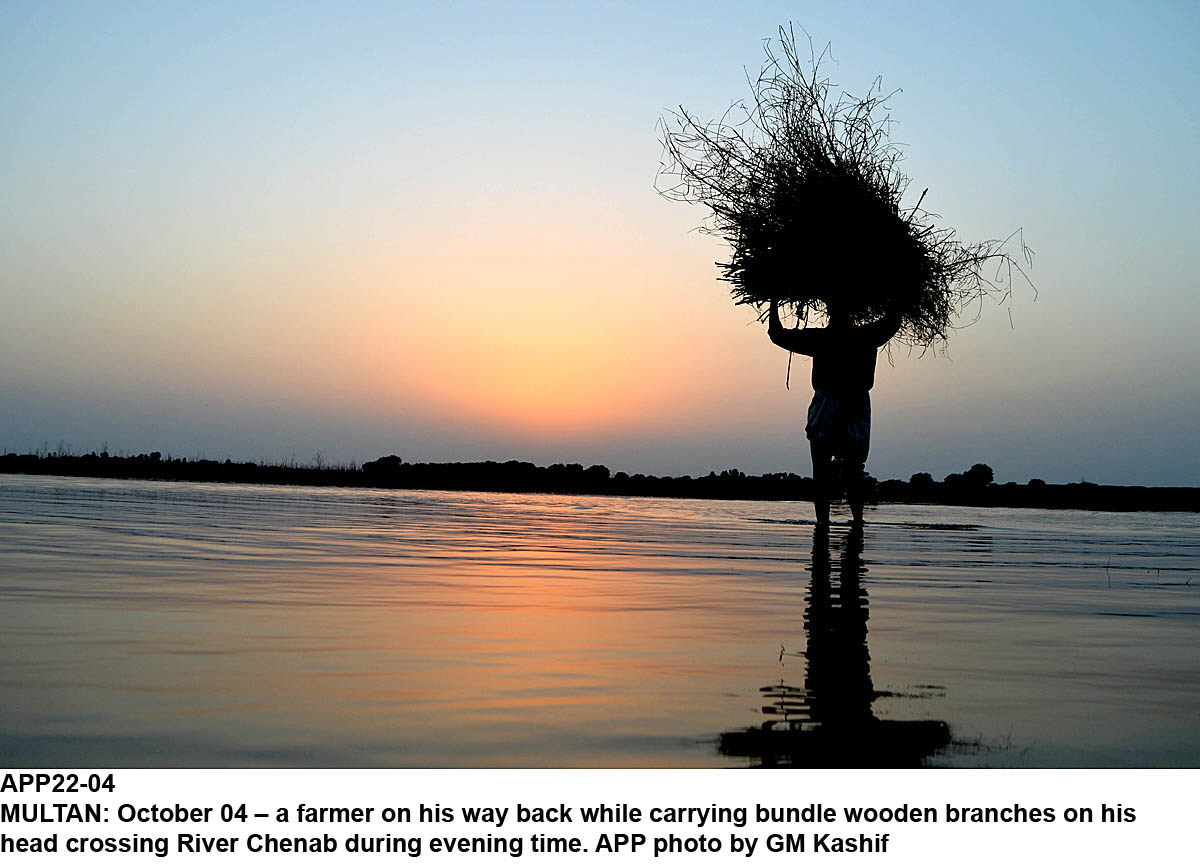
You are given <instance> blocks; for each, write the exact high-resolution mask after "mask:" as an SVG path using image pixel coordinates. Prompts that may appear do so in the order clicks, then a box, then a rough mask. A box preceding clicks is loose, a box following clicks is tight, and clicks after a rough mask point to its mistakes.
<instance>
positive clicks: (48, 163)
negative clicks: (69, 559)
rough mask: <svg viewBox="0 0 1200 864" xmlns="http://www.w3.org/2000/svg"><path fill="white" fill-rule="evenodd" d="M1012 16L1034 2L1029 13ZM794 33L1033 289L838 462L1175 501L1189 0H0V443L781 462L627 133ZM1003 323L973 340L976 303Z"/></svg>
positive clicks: (957, 337) (700, 97)
mask: <svg viewBox="0 0 1200 864" xmlns="http://www.w3.org/2000/svg"><path fill="white" fill-rule="evenodd" d="M1047 7H1049V8H1047ZM789 20H791V21H794V22H795V24H796V25H797V26H798V27H799V26H803V27H804V28H805V29H807V31H808V32H809V33H810V34H811V35H812V36H813V38H814V40H816V42H817V43H818V45H819V46H820V45H823V44H824V43H826V42H829V43H831V45H832V54H833V57H834V59H835V60H836V63H832V64H830V66H829V68H828V72H829V74H830V76H831V78H832V79H833V80H834V82H835V83H837V84H840V85H843V86H845V87H847V88H848V89H850V90H851V91H861V90H863V89H864V88H865V87H866V85H868V84H869V83H870V82H871V80H872V79H873V78H874V77H875V76H876V75H882V76H883V78H884V84H885V88H887V89H893V88H901V90H902V92H900V93H898V94H897V95H896V96H895V98H894V99H893V100H892V115H893V117H894V118H895V120H896V121H897V124H898V125H897V126H896V134H895V137H896V139H897V140H899V141H901V142H903V143H904V145H905V154H906V158H905V162H904V170H905V172H906V173H907V174H909V175H910V176H911V177H912V186H911V189H910V193H911V197H912V198H913V201H912V202H911V203H915V199H916V196H917V195H919V194H920V192H921V190H922V189H924V188H925V187H929V190H930V191H929V194H928V196H927V197H926V199H925V202H924V205H925V206H926V207H927V208H929V209H931V210H933V211H934V212H936V213H939V214H941V215H942V216H943V217H944V221H945V223H946V224H948V225H952V226H954V227H956V228H958V229H959V231H960V232H961V234H962V235H963V237H964V239H967V240H982V239H987V238H991V237H997V236H1001V237H1002V236H1005V235H1007V234H1009V233H1010V232H1011V231H1013V230H1014V229H1016V228H1019V227H1023V228H1024V235H1025V238H1026V240H1027V242H1028V243H1029V245H1030V246H1031V247H1033V249H1034V250H1035V251H1036V253H1037V256H1036V259H1035V261H1036V263H1035V267H1034V269H1033V271H1032V276H1033V278H1034V280H1035V282H1036V284H1037V289H1038V295H1037V298H1036V300H1035V298H1034V292H1033V291H1032V290H1029V289H1026V288H1022V287H1021V286H1018V288H1017V290H1016V292H1015V295H1014V297H1013V298H1012V301H1011V306H1010V307H1007V308H1006V307H995V308H986V309H984V310H983V314H982V316H981V318H980V320H979V321H978V322H977V323H975V324H974V325H972V326H970V327H967V328H965V329H963V330H961V331H959V332H956V333H955V334H954V335H953V336H952V338H951V340H950V343H949V345H948V356H942V355H940V354H932V353H931V354H929V355H927V356H924V357H918V356H915V355H913V356H909V355H908V354H906V353H905V352H903V351H901V352H898V353H895V356H894V358H893V360H894V363H893V365H889V364H888V363H887V362H886V360H881V362H880V365H879V372H878V376H877V382H876V387H875V389H874V391H873V393H872V396H873V401H874V438H873V442H872V454H871V459H870V462H869V464H868V469H869V470H870V471H871V473H873V474H875V475H876V476H878V477H904V478H907V477H908V476H909V475H910V474H912V473H913V472H916V471H930V472H932V473H933V474H934V475H935V476H938V477H940V476H942V475H944V474H945V473H947V472H949V471H957V470H962V469H963V468H965V467H967V466H969V465H970V464H971V463H973V462H978V461H983V462H987V463H989V464H991V465H992V466H993V467H994V468H995V470H996V475H997V479H998V480H1001V481H1005V480H1017V481H1020V482H1024V481H1025V480H1027V479H1029V478H1030V477H1042V478H1044V479H1046V480H1050V481H1074V480H1079V479H1081V478H1082V479H1087V480H1092V481H1096V482H1110V483H1145V484H1151V485H1197V484H1200V458H1198V456H1197V439H1198V438H1200V434H1198V433H1200V375H1198V374H1197V372H1198V370H1200V333H1197V327H1198V325H1200V243H1198V237H1200V230H1198V229H1200V161H1198V160H1197V159H1196V148H1197V141H1198V140H1200V61H1198V60H1197V57H1200V52H1198V51H1197V48H1198V46H1200V10H1198V7H1197V6H1196V5H1195V4H1193V3H1187V2H1166V0H1163V2H1151V3H1147V4H1141V5H1138V4H1118V3H1106V2H1094V0H1093V2H1088V3H1073V2H1056V3H1053V4H1046V3H1044V2H1042V0H1037V2H1025V0H1016V2H1010V3H1003V4H996V3H987V4H984V3H969V2H948V0H947V2H910V3H903V4H899V3H882V2H881V3H828V2H827V3H796V2H791V3H774V2H746V3H731V2H726V3H687V4H684V3H670V4H668V3H647V2H629V3H621V2H618V3H603V4H568V3H515V2H511V3H510V2H495V0H494V2H481V3H439V4H427V3H413V4H404V3H353V2H341V3H337V4H300V3H244V2H239V3H218V2H211V3H203V4H182V3H179V4H176V3H169V4H161V3H152V2H144V3H48V2H29V3H26V2H21V0H7V2H5V3H4V4H3V5H2V6H0V80H2V81H3V85H2V86H0V117H2V118H3V122H0V189H2V190H3V191H2V192H0V201H2V206H0V303H2V306H0V309H2V312H0V449H3V450H17V451H29V450H34V449H36V448H38V447H41V446H43V445H49V446H50V447H51V448H53V447H56V446H57V445H58V444H59V442H60V441H61V442H66V443H68V444H70V445H72V446H74V447H75V448H76V449H77V450H91V449H98V448H100V447H101V446H102V445H104V444H107V446H108V447H109V449H110V451H112V452H118V451H126V452H140V451H144V450H160V451H163V452H164V453H165V452H172V453H174V454H176V455H185V456H195V455H199V454H204V455H206V456H209V457H214V458H225V457H231V458H234V459H266V460H271V461H275V460H284V459H290V458H295V459H297V460H299V461H302V462H305V461H308V460H309V459H311V458H312V457H313V455H314V454H315V453H317V452H320V453H321V454H322V456H323V458H324V459H325V460H326V461H332V462H337V461H346V460H352V459H353V460H365V459H372V458H376V457H378V456H381V455H385V454H388V453H395V454H398V455H400V456H402V457H403V458H404V459H406V460H411V461H421V460H436V461H442V460H467V459H484V458H493V459H510V458H516V459H527V460H530V461H534V462H538V463H540V464H548V463H551V462H558V461H567V462H581V463H583V464H584V465H587V464H591V463H594V462H602V463H605V464H607V465H609V466H610V467H611V468H612V469H613V470H625V471H630V472H633V471H643V472H651V473H685V472H686V473H693V474H695V473H706V472H708V471H709V470H712V469H717V470H720V469H722V468H725V467H730V466H737V467H740V468H742V469H743V470H746V471H750V472H754V473H758V472H762V471H781V470H795V471H798V472H801V473H808V472H809V461H808V453H807V446H806V443H805V441H804V432H803V426H804V413H805V410H806V408H807V403H808V399H809V397H810V395H811V390H810V388H809V386H808V374H809V366H808V363H807V362H805V361H804V359H803V358H797V359H796V361H795V363H794V365H793V369H792V378H791V390H790V391H789V390H786V389H785V388H784V375H785V370H786V366H787V354H786V353H785V352H783V351H781V350H779V349H777V348H775V347H774V346H772V345H771V344H770V342H769V341H768V340H767V338H766V334H765V332H764V328H763V327H762V326H761V325H758V324H757V323H755V321H754V315H753V313H752V312H751V311H750V310H749V309H747V308H746V307H737V306H734V305H733V303H732V301H731V300H730V299H729V294H728V286H727V285H726V284H725V283H722V282H719V281H718V280H717V275H718V271H717V268H716V267H715V266H714V262H715V261H717V260H720V259H722V258H723V257H724V255H725V250H724V249H723V247H722V245H721V244H720V243H719V242H718V241H717V240H715V239H713V238H711V237H707V236H704V235H702V234H699V233H697V232H695V231H694V230H692V229H694V228H695V227H696V226H697V225H698V224H699V222H700V221H701V219H702V217H703V215H704V214H703V213H702V212H701V211H700V210H699V209H698V208H697V207H694V206H687V205H683V204H678V203H671V202H668V201H666V200H664V199H663V198H662V197H660V196H659V195H658V194H657V193H656V192H655V188H654V180H655V173H656V171H657V168H658V164H659V158H660V143H659V137H660V136H659V131H658V129H657V128H656V124H657V123H658V121H659V119H660V118H661V117H662V116H663V115H664V113H666V112H668V111H670V110H671V109H673V108H675V107H676V106H678V105H681V104H682V105H683V106H686V107H687V108H688V109H689V110H691V111H693V112H695V113H696V114H699V115H701V116H714V115H717V114H719V113H720V112H721V111H723V110H724V109H725V108H726V107H727V106H728V105H729V103H730V102H731V101H733V100H734V99H737V98H741V97H743V96H745V95H746V93H747V87H746V83H745V74H746V72H745V70H746V68H747V67H749V68H750V69H752V70H756V69H757V68H758V66H759V65H760V63H761V60H762V48H761V43H762V40H763V39H764V38H765V37H768V36H771V35H773V34H774V33H775V31H776V28H777V27H778V25H780V24H781V23H785V22H787V21H789ZM1010 312H1011V325H1010Z"/></svg>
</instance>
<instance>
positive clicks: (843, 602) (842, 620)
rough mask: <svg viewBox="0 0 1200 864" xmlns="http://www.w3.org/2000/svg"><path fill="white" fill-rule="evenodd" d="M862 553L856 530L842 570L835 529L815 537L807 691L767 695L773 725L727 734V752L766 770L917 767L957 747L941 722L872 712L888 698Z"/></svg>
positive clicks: (779, 688)
mask: <svg viewBox="0 0 1200 864" xmlns="http://www.w3.org/2000/svg"><path fill="white" fill-rule="evenodd" d="M862 550H863V532H862V529H861V528H860V527H858V526H855V527H852V528H851V529H850V531H849V532H847V534H846V535H845V546H844V547H843V548H842V550H841V553H840V555H839V556H838V559H837V560H838V564H837V567H836V568H835V567H834V564H833V560H834V559H833V557H832V555H831V550H830V538H829V529H827V528H826V527H824V526H818V527H817V528H816V530H815V531H814V532H813V553H812V567H811V573H812V578H811V581H810V582H809V588H808V594H807V598H806V599H807V601H808V605H807V608H806V609H805V611H804V633H805V637H806V641H807V644H806V647H805V650H804V659H805V663H806V669H805V675H804V687H803V688H800V687H796V686H794V685H788V684H786V683H784V682H783V681H780V682H779V683H778V684H776V685H772V686H770V687H763V688H761V691H760V692H762V693H763V694H765V695H766V696H767V698H768V704H767V705H766V706H764V707H763V709H762V710H763V713H764V714H766V715H768V716H769V717H771V718H773V719H770V720H767V721H766V722H764V723H763V724H762V725H761V726H758V727H752V728H750V729H744V730H741V731H737V732H725V733H723V734H722V735H721V741H720V751H721V752H722V753H724V754H725V755H727V756H742V757H749V758H752V759H755V760H757V761H758V762H760V763H761V764H762V765H766V766H772V765H792V766H805V767H814V768H818V767H827V768H828V767H862V768H869V767H916V766H919V765H921V764H922V763H923V762H924V761H925V760H926V759H927V758H928V757H930V756H932V755H933V754H934V753H936V752H937V751H938V750H940V749H941V748H943V747H945V746H946V745H947V744H948V743H949V742H950V729H949V727H948V726H947V725H946V724H945V723H944V722H942V721H940V720H881V719H879V718H878V717H876V716H875V715H874V713H873V712H872V705H873V703H874V702H875V700H876V698H877V697H878V696H879V695H880V694H878V693H876V691H875V687H874V685H873V684H872V682H871V654H870V651H869V649H868V647H867V619H868V616H869V612H868V607H867V591H866V586H865V585H864V583H863V576H864V575H865V574H866V572H867V569H866V567H865V566H864V565H863V560H862ZM835 569H836V570H837V571H840V572H835Z"/></svg>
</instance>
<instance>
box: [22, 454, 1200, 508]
mask: <svg viewBox="0 0 1200 864" xmlns="http://www.w3.org/2000/svg"><path fill="white" fill-rule="evenodd" d="M0 473H4V474H53V475H62V476H76V477H110V478H120V479H135V480H176V481H188V482H202V483H263V484H279V485H305V486H351V487H374V488H384V489H431V490H445V491H474V492H553V493H569V494H586V495H638V496H651V497H663V498H714V499H739V500H754V501H811V500H812V493H813V488H812V482H813V481H812V478H811V477H801V476H800V475H798V474H792V473H790V472H787V473H776V474H759V475H752V474H745V473H743V472H742V471H739V470H738V469H736V468H730V469H727V470H725V471H721V472H719V473H718V472H715V471H713V472H709V473H708V474H706V475H703V476H700V477H692V476H689V475H686V474H685V475H683V476H681V477H659V476H655V475H653V474H627V473H625V472H624V471H618V472H616V473H615V474H614V473H613V472H611V471H610V470H609V469H608V468H607V467H605V466H604V465H592V466H590V467H587V468H585V467H583V465H581V464H575V463H573V464H562V463H558V464H554V465H549V466H545V467H543V466H539V465H534V464H533V463H532V462H518V461H509V462H494V461H487V462H405V461H404V460H403V459H401V458H400V457H399V456H385V457H383V458H382V459H376V460H374V461H371V462H366V463H364V464H363V465H361V466H359V465H355V464H350V465H329V464H326V463H325V461H324V460H323V459H321V458H319V457H318V458H316V459H314V461H313V462H311V463H309V464H300V463H296V462H290V463H283V464H268V463H261V462H234V461H232V460H229V459H226V460H224V461H219V460H215V459H204V458H193V459H187V458H179V457H172V456H170V455H167V456H163V454H162V453H159V452H157V451H156V452H153V453H142V454H139V455H136V456H124V455H111V454H109V453H108V452H107V451H101V452H99V453H95V452H93V453H85V454H77V453H73V452H70V451H64V449H63V448H60V449H59V450H58V451H56V452H41V453H26V454H17V453H6V454H4V455H0ZM869 488H870V499H871V500H872V501H874V502H878V503H905V504H954V505H963V506H972V507H1040V508H1054V509H1064V508H1070V509H1082V510H1186V511H1192V512H1200V489H1197V488H1194V487H1146V486H1101V485H1098V484H1095V483H1086V482H1080V483H1066V484H1051V483H1046V482H1044V481H1042V480H1039V479H1033V480H1030V481H1029V482H1028V483H1024V484H1018V483H996V482H995V474H994V472H993V471H992V469H991V468H990V467H989V466H987V465H985V464H983V463H976V464H975V465H972V466H971V467H970V468H968V469H967V470H966V471H963V472H962V473H954V474H948V475H947V476H946V477H945V478H943V479H942V480H940V481H938V480H935V479H934V478H933V477H932V476H931V475H930V474H927V473H919V474H914V475H912V477H910V478H909V479H908V480H907V481H905V480H883V481H877V480H875V479H874V478H871V479H870V482H869Z"/></svg>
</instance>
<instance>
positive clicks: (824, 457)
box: [767, 300, 900, 525]
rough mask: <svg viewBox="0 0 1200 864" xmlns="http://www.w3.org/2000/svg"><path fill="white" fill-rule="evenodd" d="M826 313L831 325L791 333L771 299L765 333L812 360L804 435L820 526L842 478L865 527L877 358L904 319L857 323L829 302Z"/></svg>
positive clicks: (857, 517) (825, 521)
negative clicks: (837, 477) (865, 486)
mask: <svg viewBox="0 0 1200 864" xmlns="http://www.w3.org/2000/svg"><path fill="white" fill-rule="evenodd" d="M826 311H827V313H828V319H829V325H828V326H827V327H805V328H804V329H802V330H787V329H785V328H784V326H783V324H781V323H780V321H779V304H778V302H777V301H775V300H772V301H771V311H770V317H769V320H768V327H767V334H768V335H769V336H770V337H771V341H772V342H774V343H775V344H776V345H778V346H779V347H780V348H786V349H787V350H788V351H793V352H796V353H798V354H807V355H809V356H810V357H812V358H813V367H812V386H813V399H812V403H811V404H810V405H809V406H808V424H807V425H806V426H805V427H804V432H805V434H806V435H807V436H808V441H809V447H810V449H811V451H812V463H813V480H814V481H815V483H816V494H815V495H814V499H815V500H814V502H813V503H814V505H815V507H816V511H817V524H818V525H828V524H829V499H830V498H831V497H832V487H833V484H834V479H835V475H836V474H841V475H842V476H843V477H844V478H845V480H846V486H847V489H846V497H847V499H848V500H849V502H850V512H851V514H852V515H853V517H854V523H855V524H856V525H861V524H862V521H863V468H864V467H865V465H866V462H867V451H868V450H869V449H870V446H871V396H870V390H871V387H872V386H873V385H874V384H875V358H876V355H877V354H878V350H879V348H880V347H881V346H883V345H886V344H887V342H888V340H889V339H891V338H892V337H893V336H895V335H896V333H897V331H898V330H899V329H900V315H898V314H897V313H895V312H894V311H891V312H888V313H887V314H886V315H884V316H883V317H882V318H880V319H879V320H878V321H875V322H873V323H871V324H860V325H853V324H851V323H850V321H849V319H848V317H847V316H846V315H845V313H844V312H843V310H842V309H841V308H839V307H838V306H837V305H836V304H834V303H829V302H827V303H826Z"/></svg>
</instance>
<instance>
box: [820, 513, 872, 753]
mask: <svg viewBox="0 0 1200 864" xmlns="http://www.w3.org/2000/svg"><path fill="white" fill-rule="evenodd" d="M862 548H863V535H862V531H861V530H856V529H853V528H852V529H851V530H850V532H849V534H847V536H846V546H845V548H844V549H843V550H842V554H841V562H840V565H841V566H840V569H841V573H840V574H839V575H840V578H839V579H838V580H837V582H836V583H835V582H833V581H832V580H831V578H830V575H831V566H830V565H831V561H830V554H829V539H828V534H827V532H826V531H824V530H823V529H822V528H820V527H818V528H817V530H816V532H815V534H814V537H813V560H812V582H811V583H810V584H809V590H808V609H807V610H806V612H805V616H804V629H805V632H806V635H807V636H808V645H807V647H806V648H805V650H804V657H805V660H807V671H806V673H805V676H804V689H805V690H806V691H807V698H806V701H807V702H808V709H809V716H810V717H811V718H812V720H813V721H814V722H817V723H821V724H831V725H833V726H836V727H837V728H839V729H843V730H844V729H847V728H849V727H853V726H857V725H861V724H863V723H867V722H869V721H871V720H874V719H875V718H874V717H873V716H872V714H871V703H872V702H873V701H874V700H875V688H874V686H873V685H872V684H871V654H870V651H869V649H868V648H867V616H868V614H869V613H868V611H867V592H866V589H865V588H864V587H863V585H862V581H861V577H862V574H863V573H864V572H865V568H864V567H863V563H862Z"/></svg>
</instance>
